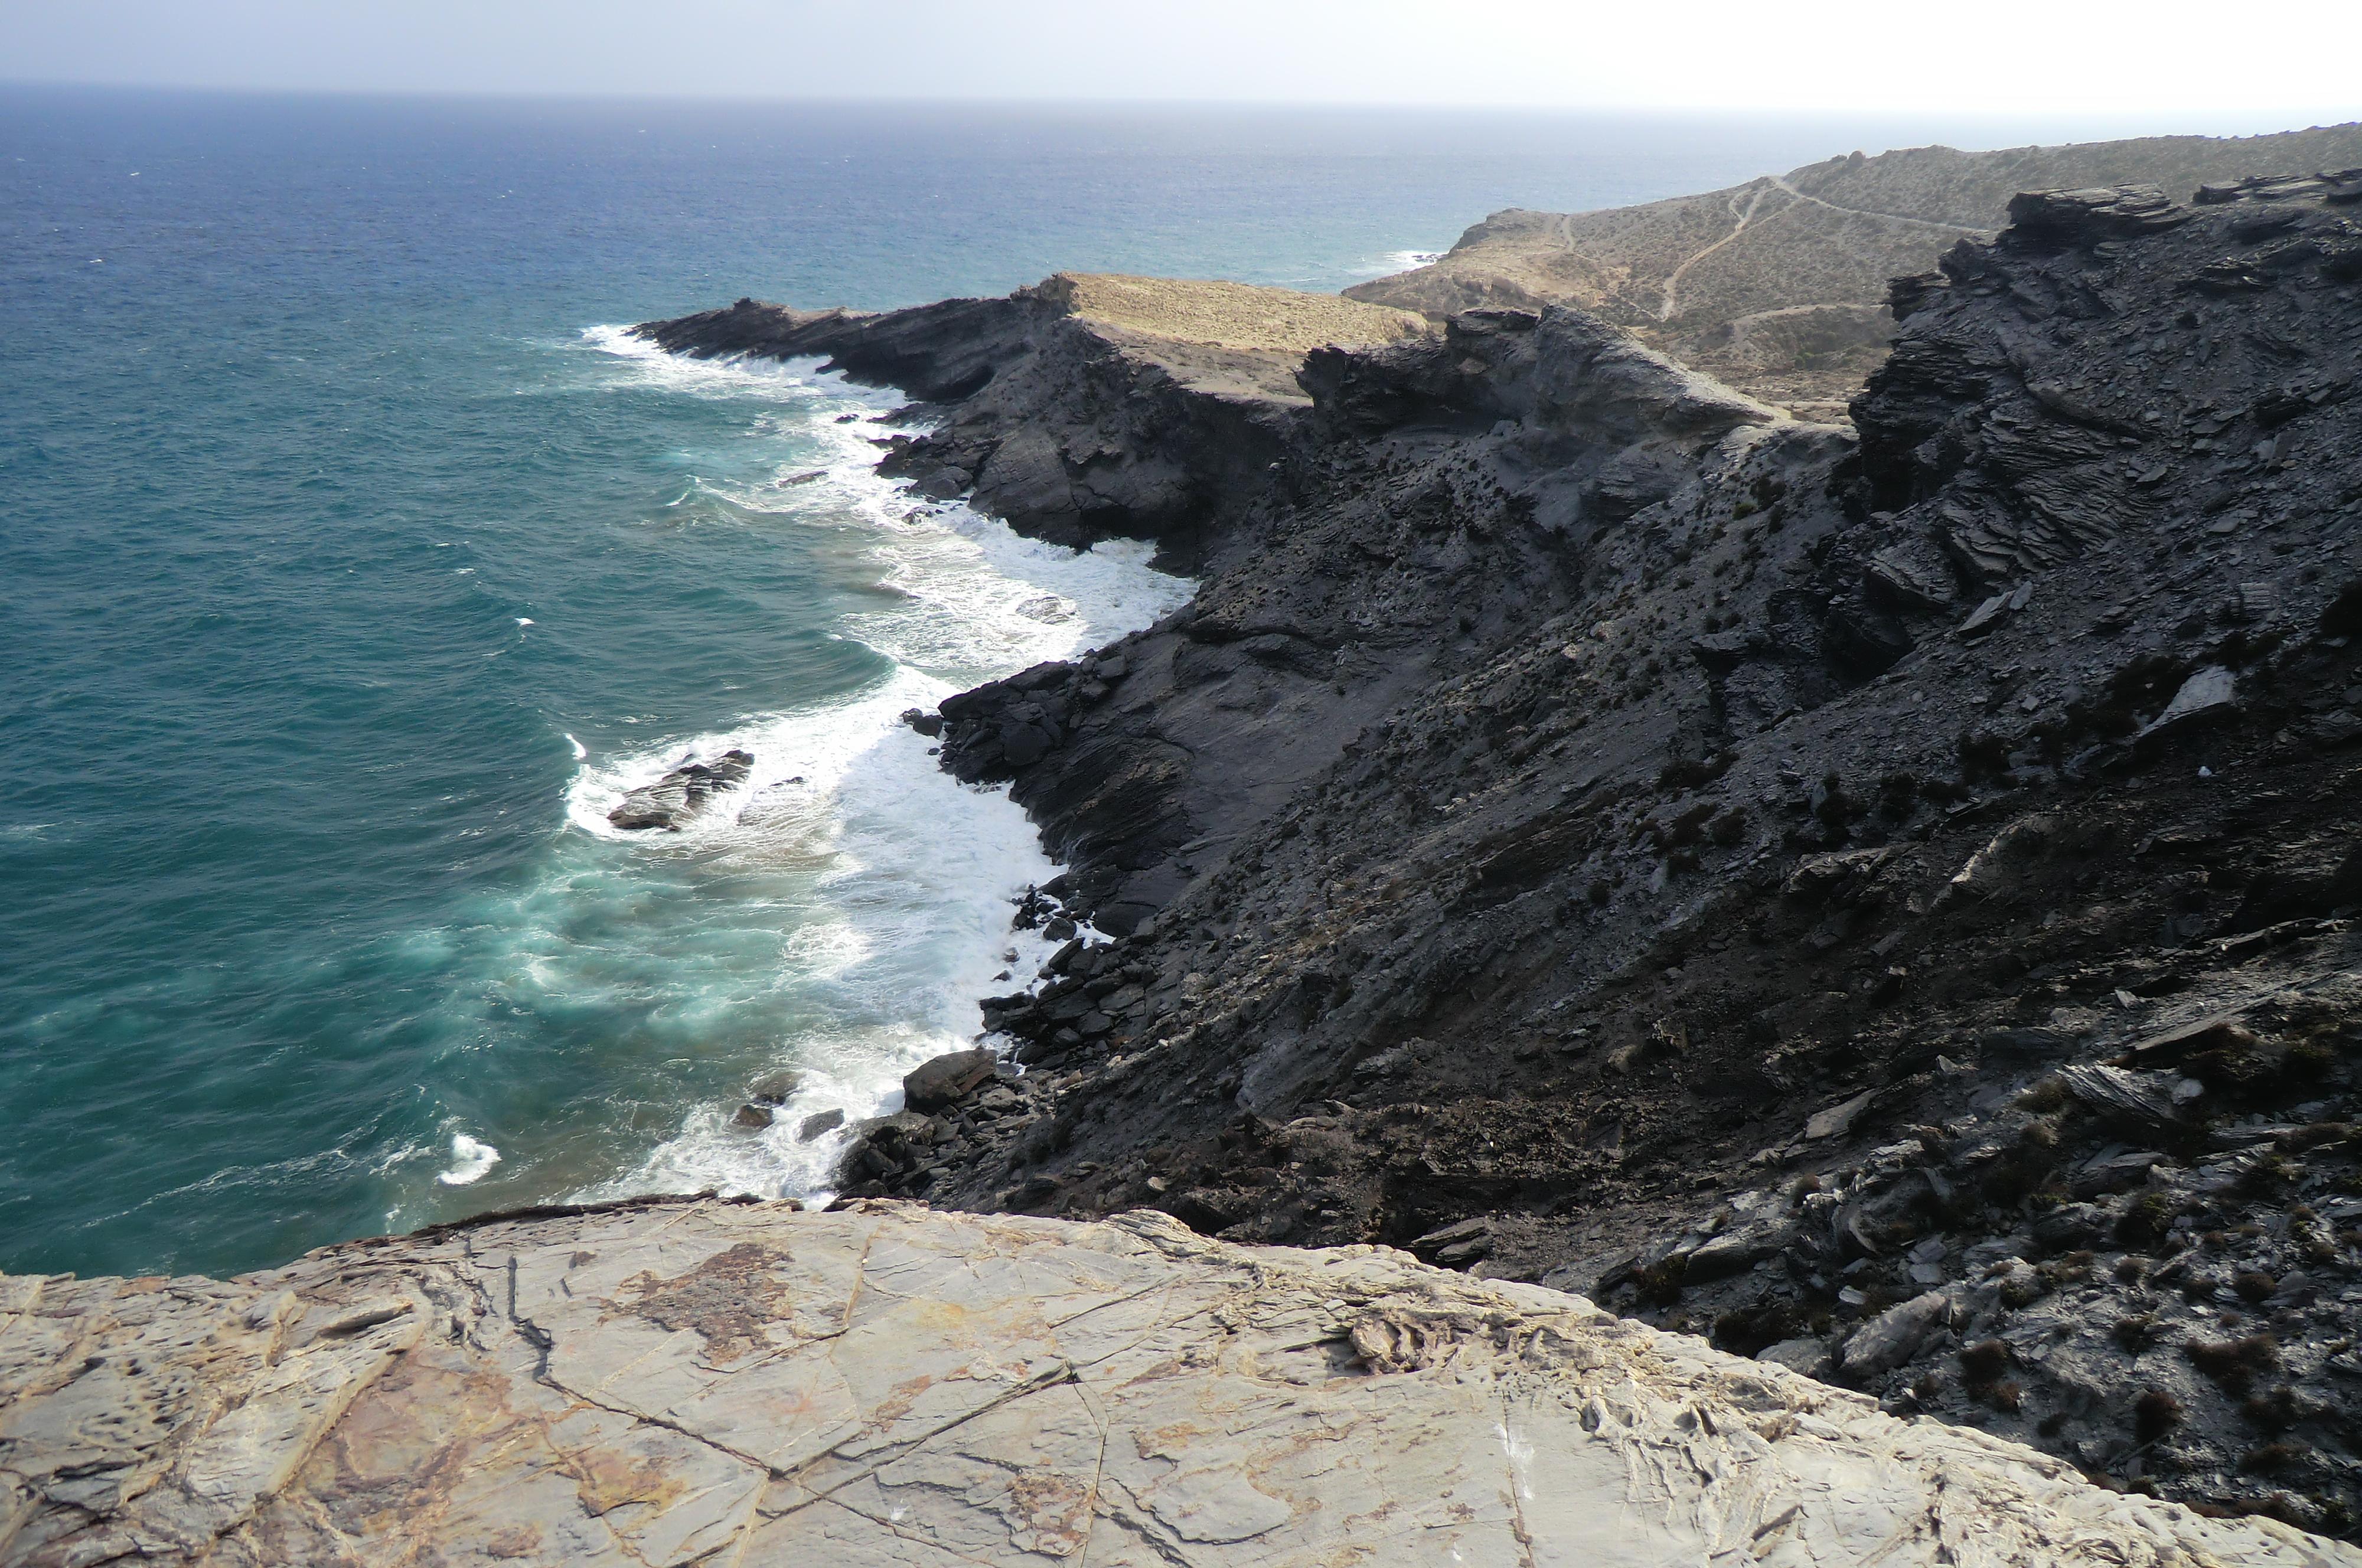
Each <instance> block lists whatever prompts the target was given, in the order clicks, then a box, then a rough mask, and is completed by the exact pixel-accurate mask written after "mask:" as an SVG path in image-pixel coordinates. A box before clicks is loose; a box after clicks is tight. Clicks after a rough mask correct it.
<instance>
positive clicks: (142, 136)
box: [0, 86, 2057, 1274]
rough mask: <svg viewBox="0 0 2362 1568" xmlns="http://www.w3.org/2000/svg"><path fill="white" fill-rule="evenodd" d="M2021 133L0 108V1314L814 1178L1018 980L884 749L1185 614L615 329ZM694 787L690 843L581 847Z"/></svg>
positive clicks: (883, 419) (679, 112)
mask: <svg viewBox="0 0 2362 1568" xmlns="http://www.w3.org/2000/svg"><path fill="white" fill-rule="evenodd" d="M2056 129H2057V127H2024V128H2023V131H2022V130H2021V127H1993V126H1971V127H1941V126H1930V125H1923V124H1900V123H1893V122H1881V123H1870V122H1864V121H1859V120H1845V119H1819V120H1814V119H1803V118H1794V117H1790V118H1776V119H1773V118H1761V117H1758V118H1751V119H1750V118H1747V117H1743V116H1720V117H1716V116H1686V117H1672V116H1571V115H1569V116H1542V115H1536V114H1521V113H1508V112H1499V113H1488V112H1477V111H1467V112H1441V111H1431V112H1424V113H1407V112H1399V111H1384V112H1381V111H1357V110H1342V109H1337V110H1321V111H1286V110H1277V109H1270V110H1265V109H1242V108H1212V107H1191V106H1170V107H1144V108H1113V107H1042V108H1010V107H992V106H986V105H930V104H892V105H882V104H880V105H845V104H802V105H780V104H772V105H755V104H696V103H686V102H653V101H652V102H645V103H642V102H613V101H611V102H603V103H602V102H567V101H498V100H486V99H468V98H448V99H436V98H425V97H420V98H338V97H326V96H321V97H273V96H244V95H229V94H175V93H162V92H152V91H151V92H135V91H130V90H121V89H66V88H48V87H28V86H16V87H9V86H0V802H5V807H6V810H5V812H0V1270H6V1271H11V1272H26V1271H67V1270H72V1271H78V1272H83V1273H102V1272H104V1273H123V1274H155V1273H168V1272H181V1271H214V1272H220V1271H232V1270H239V1269H246V1268H251V1267H256V1266H260V1265H266V1264H275V1263H279V1262H282V1261H285V1260H286V1259H288V1258H290V1257H292V1256H293V1255H295V1254H297V1253H301V1252H303V1251H304V1250H306V1249H308V1248H312V1247H315V1246H320V1245H324V1244H326V1243H328V1242H336V1241H339V1240H343V1239H347V1238H350V1237H355V1236H362V1235H370V1234H377V1233H383V1232H389V1231H404V1230H408V1229H412V1228H414V1227H416V1226H419V1225H422V1224H425V1223H429V1222H432V1221H436V1220H450V1219H454V1218H457V1217H460V1216H464V1215H467V1214H470V1213H476V1212H480V1211H484V1210H489V1209H506V1208H514V1207H518V1206H523V1205H529V1204H536V1203H546V1202H563V1201H570V1200H588V1199H597V1198H609V1197H618V1196H624V1195H629V1194H635V1193H646V1192H687V1191H697V1190H701V1189H705V1188H713V1189H718V1190H725V1191H734V1192H751V1193H759V1194H763V1195H767V1196H802V1197H814V1196H817V1195H819V1194H822V1193H824V1192H825V1191H826V1189H827V1187H828V1182H829V1172H830V1169H831V1165H832V1163H833V1160H834V1158H835V1157H836V1155H837V1154H839V1153H840V1152H841V1150H842V1146H843V1144H842V1140H843V1139H844V1136H845V1133H844V1132H843V1131H842V1130H841V1129H840V1130H838V1131H835V1132H823V1133H821V1134H818V1135H816V1136H814V1137H811V1138H810V1139H800V1137H799V1133H800V1131H801V1129H802V1127H803V1126H804V1124H805V1123H806V1122H807V1121H809V1120H811V1118H814V1117H819V1116H822V1115H823V1113H825V1112H828V1111H841V1112H843V1113H844V1116H845V1117H847V1118H848V1119H852V1120H858V1119H859V1118H861V1117H864V1116H867V1115H872V1114H876V1113H877V1112H879V1111H881V1110H890V1109H892V1108H893V1107H894V1106H895V1105H896V1104H897V1103H898V1101H897V1096H898V1094H899V1082H900V1075H901V1074H902V1073H904V1072H905V1071H907V1070H908V1069H909V1068H910V1067H911V1066H913V1065H914V1064H916V1063H918V1062H920V1061H922V1060H924V1059H925V1058H926V1057H928V1056H930V1055H934V1054H937V1053H939V1052H942V1051H944V1050H949V1049H955V1048H958V1047H960V1046H963V1045H965V1044H966V1043H969V1042H970V1041H971V1040H972V1038H973V1037H974V1036H975V1035H976V1032H977V1030H978V1028H979V1027H980V1021H979V1018H978V1014H977V1007H976V999H977V997H979V996H982V995H986V994H990V993H992V992H995V991H999V990H1006V989H1010V988H1012V987H1013V986H1015V985H1017V984H1020V983H1022V982H1023V981H1024V980H1025V979H1027V978H1028V977H1031V975H1032V971H1033V966H1036V965H1038V964H1039V962H1040V961H1041V959H1042V957H1043V955H1044V952H1045V947H1044V944H1043V942H1042V940H1041V939H1040V938H1039V936H1038V935H1037V934H1034V933H1021V932H1016V931H1013V930H1012V929H1011V925H1010V916H1011V914H1012V911H1013V903H1012V901H1013V900H1016V899H1018V898H1021V896H1022V895H1023V893H1024V891H1025V890H1026V889H1027V888H1028V887H1029V886H1031V885H1033V884H1036V883H1039V882H1041V881H1043V880H1046V879H1047V878H1050V877H1052V876H1054V874H1055V871H1056V867H1054V865H1052V863H1051V862H1050V861H1049V860H1047V859H1046V858H1045V857H1044V856H1043V851H1042V849H1041V847H1040V845H1039V844H1038V843H1037V841H1036V839H1035V836H1034V834H1033V832H1032V828H1031V826H1030V825H1029V824H1028V823H1027V822H1026V820H1025V818H1024V815H1023V813H1022V812H1021V811H1020V810H1019V809H1018V808H1017V807H1015V806H1014V805H1013V804H1011V803H1010V801H1008V800H1007V798H1006V796H1005V794H1003V793H1001V792H997V791H994V790H982V789H973V788H966V787H963V786H961V785H959V784H957V783H955V781H953V780H952V779H951V778H948V777H946V776H945V775H944V774H943V773H941V772H940V771H938V770H937V768H936V767H935V766H934V762H933V757H932V756H930V754H929V749H928V748H929V744H930V743H929V742H928V741H927V740H925V739H924V738H923V737H922V736H920V735H919V734H916V733H914V732H913V731H911V729H909V728H907V727H905V726H904V725H902V724H901V723H899V721H898V715H899V714H900V713H901V712H903V711H904V710H906V709H909V708H912V707H927V706H931V705H932V704H933V702H935V701H937V700H939V699H940V698H941V697H943V696H944V695H945V694H947V693H949V692H951V691H954V690H959V689H961V688H963V687H966V686H968V685H972V684H974V683H976V682H977V681H980V680H984V679H990V678H992V677H995V676H999V675H1003V674H1007V673H1010V672H1012V671H1014V670H1017V669H1021V668H1024V667H1026V666H1028V665H1031V664H1033V663H1036V662H1038V661H1041V660H1043V659H1053V658H1058V657H1065V656H1067V655H1070V654H1073V653H1075V652H1076V651H1078V650H1081V649H1084V648H1087V647H1090V646H1096V645H1098V644H1099V643H1101V642H1104V641H1105V640H1107V639H1109V638H1110V637H1112V636H1115V635H1119V634H1120V633H1122V632H1125V631H1127V630H1130V629H1132V628H1135V627H1139V626H1142V625H1145V624H1149V623H1150V622H1152V621H1153V620H1154V619H1155V618H1156V617H1158V616H1159V615H1161V614H1163V613H1164V612H1166V611H1168V610H1169V609H1171V608H1173V607H1174V606H1175V605H1176V604H1178V603H1180V602H1182V601H1183V600H1184V599H1186V597H1187V594H1188V593H1189V591H1190V585H1189V583H1188V582H1187V581H1186V580H1182V579H1181V578H1178V577H1175V576H1174V575H1171V574H1168V573H1167V572H1164V571H1163V570H1160V569H1159V568H1158V565H1157V563H1156V561H1155V560H1154V558H1153V555H1152V552H1151V550H1150V549H1149V547H1147V546H1145V545H1143V544H1141V543H1137V542H1130V541H1122V540H1117V541H1111V542H1109V543H1105V544H1102V545H1100V546H1098V547H1096V548H1094V549H1091V550H1089V551H1087V552H1075V551H1069V550H1065V549H1061V548H1056V547H1050V546H1047V545H1043V544H1041V543H1037V542H1034V541H1030V540H1027V539H1024V538H1021V537H1019V536H1016V535H1014V534H1013V533H1011V532H1010V530H1009V529H1008V528H1007V527H1005V526H1003V525H1000V524H999V523H998V522H995V521H993V520H991V519H989V518H987V517H983V516H980V515H978V514H977V513H974V512H972V511H970V510H968V509H967V508H966V507H965V506H963V505H960V504H957V503H950V504H938V503H929V502H923V501H922V500H920V499H919V498H917V497H915V496H913V495H911V494H909V493H906V492H905V491H902V490H900V488H898V487H897V486H896V485H894V484H892V483H889V482H888V481H886V480H882V479H880V478H879V477H878V476H877V474H876V473H875V472H874V471H873V469H872V466H871V465H872V461H873V459H874V458H875V456H876V452H877V447H876V443H877V440H879V439H880V438H881V437H882V436H885V435H887V434H889V432H891V431H893V430H895V429H898V428H904V427H905V426H902V425H897V424H896V423H895V422H894V421H895V415H896V411H897V409H898V407H899V404H900V399H898V398H897V397H896V396H895V395H894V394H893V393H892V392H890V391H888V390H884V389H877V388H869V387H862V386H856V385H854V384H852V383H850V382H848V381H844V379H843V378H841V377H838V376H836V375H833V374H831V373H828V372H826V371H824V370H822V369H821V367H820V366H818V365H817V364H813V363H787V364H778V363H754V362H729V363H712V362H692V361H688V360H682V359H671V358H668V357H666V356H663V355H661V354H658V353H656V352H654V351H653V350H651V349H650V348H647V347H646V346H645V345H644V344H642V343H641V342H639V341H638V340H637V339H635V338H634V337H632V336H631V335H630V334H629V333H628V332H627V330H626V327H627V326H628V325H629V324H631V323H634V322H636V321H640V320H644V319H649V318H654V317H660V316H665V315H678V314H681V313H685V312H688V311H691V310H696V309H702V308H705V307H708V306H712V305H716V304H726V303H727V302H729V301H731V300H734V299H736V298H738V297H739V296H741V295H745V294H752V295H755V296H757V297H760V298H766V299H773V300H780V301H787V302H791V303H795V304H804V305H825V304H847V305H855V306H861V307H876V308H882V307H889V306H896V305H903V304H914V303H918V302H921V301H924V300H928V299H933V298H938V297H942V296H945V295H953V294H983V293H1005V292H1007V291H1008V290H1010V289H1011V288H1014V287H1017V286H1019V285H1021V284H1024V283H1028V282H1035V281H1037V280H1039V279H1040V278H1042V277H1043V276H1044V275H1046V274H1048V273H1050V272H1052V271H1058V270H1076V271H1125V272H1139V273H1151V274H1164V275H1177V276H1203V277H1221V278H1231V279H1238V280H1242V281H1244V282H1257V283H1274V284H1283V285H1286V286H1289V287H1294V288H1301V289H1318V290H1334V289H1337V288H1340V287H1342V286H1344V285H1346V284H1349V283H1352V282H1355V281H1356V280H1359V279H1363V278H1367V277H1373V276H1376V275H1378V274H1381V273H1385V272H1389V271H1398V270H1400V269H1401V268H1403V267H1405V266H1408V265H1411V264H1414V263H1415V262H1417V261H1418V260H1419V259H1423V258H1424V257H1425V256H1427V255H1429V254H1432V253H1434V252H1437V251H1440V250H1442V249H1444V248H1447V247H1449V246H1450V245H1451V242H1452V240H1453V239H1454V238H1455V237H1457V236H1458V234H1459V233H1460V232H1461V230H1462V228H1463V227H1465V226H1467V225H1469V224H1471V223H1473V222H1474V221H1476V220H1477V219H1479V218H1481V217H1482V216H1483V215H1485V214H1486V213H1487V212H1490V211H1493V210H1495V209H1497V208H1502V207H1508V206H1529V207H1540V208H1548V209H1582V208H1589V207H1598V206H1606V205H1615V204H1624V203H1629V202H1636V201H1645V200H1650V199H1653V198H1657V197H1661V196H1667V195H1673V194H1679V193H1686V192H1692V191H1697V190H1704V189H1710V188H1714V187H1717V186H1721V185H1727V184H1731V183H1734V182H1738V181H1740V180H1744V179H1747V178H1749V177H1751V176H1753V175H1755V174H1758V173H1760V172H1764V171H1783V170H1786V169H1788V168H1791V167H1794V166H1795V165H1797V164H1801V163H1804V162H1806V161H1809V160H1815V159H1818V158H1823V157H1827V156H1828V155H1830V154H1832V153H1839V152H1846V151H1850V150H1853V149H1858V148H1860V149H1868V150H1871V151H1876V150H1879V149H1881V148H1883V147H1888V146H1899V145H1911V144H1913V143H1915V142H1921V141H1926V140H1930V139H1937V138H1939V137H1940V138H1944V139H1952V140H1955V141H1959V142H1961V143H1964V144H1966V145H1985V146H1991V145H2007V144H2009V143H2010V142H2011V141H2023V140H2027V139H2032V136H2033V135H2034V134H2042V133H2045V132H2053V133H2055V131H2056ZM733 747H742V748H744V749H745V750H747V751H750V752H751V753H752V754H753V755H754V756H755V758H756V761H755V765H754V773H753V777H752V778H750V779H749V780H748V781H747V786H746V788H745V789H744V790H739V791H736V792H734V794H733V795H732V796H730V797H728V798H727V799H726V801H725V803H724V805H723V808H722V809H720V810H717V811H715V812H712V814H710V815H709V816H708V817H706V818H704V819H702V820H701V821H700V822H699V823H696V824H695V825H694V826H693V827H691V828H690V830H688V831H685V832H681V833H679V834H666V833H653V834H651V833H625V832H622V831H619V830H616V829H614V828H613V827H611V826H610V825H609V824H608V823H607V820H606V813H607V812H608V810H609V809H610V808H611V807H612V806H613V803H614V802H615V801H618V800H620V799H621V798H622V796H623V795H624V792H625V791H627V790H630V789H632V788H633V787H635V786H636V785H639V784H642V783H646V782H647V781H649V780H651V779H654V778H657V777H659V776H661V775H662V774H663V773H664V772H665V771H666V770H667V769H668V768H670V767H673V766H675V765H677V764H678V763H679V762H680V761H682V760H683V759H685V758H689V757H710V756H713V755H716V754H718V753H719V752H721V751H724V750H728V749H730V748H733ZM782 1069H788V1070H792V1071H794V1072H796V1073H798V1074H800V1088H798V1089H797V1090H796V1092H795V1094H794V1095H793V1096H792V1098H791V1099H789V1102H788V1103H787V1104H786V1105H785V1106H783V1107H781V1108H780V1109H779V1110H778V1114H777V1117H776V1120H775V1121H773V1123H772V1124H771V1125H770V1126H768V1127H767V1128H755V1129H750V1128H746V1127H742V1126H739V1125H736V1124H734V1112H735V1111H736V1110H737V1109H738V1107H739V1106H740V1105H741V1104H742V1103H743V1102H744V1101H745V1098H746V1095H747V1092H748V1088H749V1086H750V1084H752V1083H754V1082H755V1081H756V1080H757V1079H759V1078H761V1077H764V1076H766V1075H767V1074H770V1073H774V1072H777V1071H779V1070H782Z"/></svg>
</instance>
